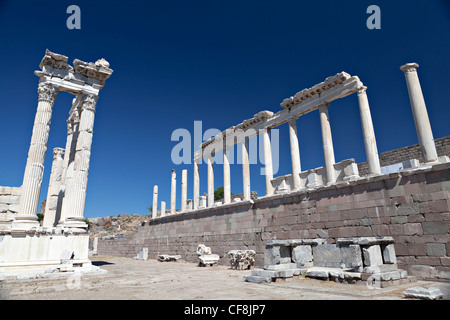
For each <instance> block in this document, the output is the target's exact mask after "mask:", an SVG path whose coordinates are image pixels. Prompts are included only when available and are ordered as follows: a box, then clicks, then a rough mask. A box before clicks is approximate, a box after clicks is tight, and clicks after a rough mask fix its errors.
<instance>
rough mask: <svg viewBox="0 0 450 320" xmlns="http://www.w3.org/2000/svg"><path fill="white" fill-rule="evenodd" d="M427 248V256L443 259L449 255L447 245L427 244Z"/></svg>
mask: <svg viewBox="0 0 450 320" xmlns="http://www.w3.org/2000/svg"><path fill="white" fill-rule="evenodd" d="M425 248H426V251H427V256H433V257H443V256H446V254H447V250H446V248H445V243H426V244H425Z"/></svg>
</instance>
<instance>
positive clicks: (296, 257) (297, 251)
mask: <svg viewBox="0 0 450 320" xmlns="http://www.w3.org/2000/svg"><path fill="white" fill-rule="evenodd" d="M291 256H292V261H294V262H295V263H297V266H299V267H300V266H306V267H311V266H312V265H313V255H312V249H311V246H309V245H300V246H295V247H293V248H292V252H291Z"/></svg>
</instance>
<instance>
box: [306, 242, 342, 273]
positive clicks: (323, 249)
mask: <svg viewBox="0 0 450 320" xmlns="http://www.w3.org/2000/svg"><path fill="white" fill-rule="evenodd" d="M313 256H314V266H320V267H332V268H340V267H341V264H342V260H341V250H340V248H339V246H338V245H337V244H322V245H317V246H314V247H313Z"/></svg>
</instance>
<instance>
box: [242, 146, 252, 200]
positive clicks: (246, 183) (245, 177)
mask: <svg viewBox="0 0 450 320" xmlns="http://www.w3.org/2000/svg"><path fill="white" fill-rule="evenodd" d="M242 186H243V191H242V192H243V193H244V200H250V199H251V196H250V162H249V159H248V138H243V140H242Z"/></svg>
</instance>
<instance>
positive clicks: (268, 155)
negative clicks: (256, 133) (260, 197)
mask: <svg viewBox="0 0 450 320" xmlns="http://www.w3.org/2000/svg"><path fill="white" fill-rule="evenodd" d="M261 133H262V136H263V143H264V174H265V176H266V196H268V195H271V194H273V186H272V179H273V167H272V147H271V144H270V128H264V129H262V130H261Z"/></svg>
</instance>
